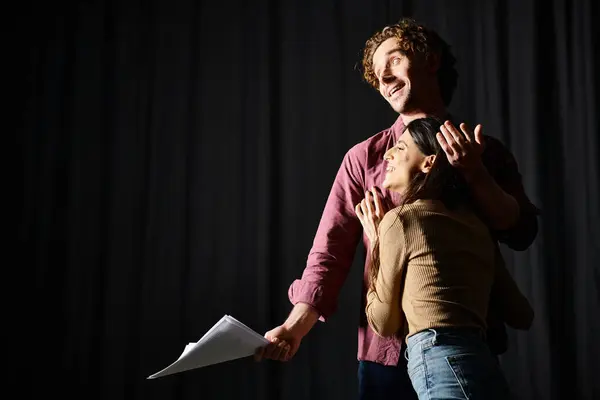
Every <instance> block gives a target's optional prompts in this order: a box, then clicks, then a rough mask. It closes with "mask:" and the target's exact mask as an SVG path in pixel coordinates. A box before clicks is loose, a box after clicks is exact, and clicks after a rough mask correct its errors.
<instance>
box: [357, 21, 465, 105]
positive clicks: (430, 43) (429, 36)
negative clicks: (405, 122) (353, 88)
mask: <svg viewBox="0 0 600 400" xmlns="http://www.w3.org/2000/svg"><path fill="white" fill-rule="evenodd" d="M389 38H396V39H398V44H399V47H400V50H401V51H402V52H403V53H404V54H405V55H407V56H409V57H410V56H413V55H416V54H421V55H424V56H425V58H427V57H429V55H431V54H436V53H437V54H439V55H440V68H439V70H438V72H437V77H438V84H439V86H440V92H441V95H442V100H443V101H444V104H446V105H448V104H450V101H451V100H452V95H453V94H454V89H456V83H457V81H458V72H457V71H456V69H455V68H454V64H455V63H456V58H454V55H452V52H451V51H450V46H449V45H448V43H446V42H445V41H444V40H443V39H442V38H441V37H440V36H439V35H438V34H437V33H436V32H435V31H433V30H431V29H428V28H427V27H425V26H423V25H422V24H418V23H417V22H416V21H415V20H413V19H411V18H402V19H401V20H400V21H398V22H397V23H395V24H393V25H388V26H386V27H385V28H383V29H382V30H380V31H378V32H376V33H375V34H374V35H373V36H371V38H369V40H367V42H366V43H365V48H364V50H363V59H362V67H363V77H364V79H365V80H366V81H367V82H368V83H369V84H370V85H371V86H373V87H374V88H375V89H379V80H378V79H377V77H376V76H375V71H374V70H373V54H374V53H375V51H376V50H377V48H378V47H379V45H381V43H383V42H385V41H386V40H387V39H389Z"/></svg>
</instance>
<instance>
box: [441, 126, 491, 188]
mask: <svg viewBox="0 0 600 400" xmlns="http://www.w3.org/2000/svg"><path fill="white" fill-rule="evenodd" d="M460 130H461V131H462V132H459V131H458V129H456V127H455V126H454V125H453V124H452V122H450V121H446V122H445V123H444V125H441V126H440V131H441V132H438V133H437V135H436V137H437V140H438V143H439V144H440V146H441V147H442V149H443V150H444V152H445V153H446V156H447V157H448V162H449V163H450V164H451V165H452V166H454V167H456V168H459V169H460V170H461V171H462V173H463V175H464V177H465V179H467V181H472V180H473V179H475V177H477V176H478V175H480V174H481V173H482V171H483V169H485V166H484V165H483V162H482V161H481V154H482V153H483V149H484V142H483V133H481V124H479V125H477V126H476V127H475V132H472V131H471V129H470V128H469V127H468V126H467V124H465V123H464V122H463V123H462V124H460Z"/></svg>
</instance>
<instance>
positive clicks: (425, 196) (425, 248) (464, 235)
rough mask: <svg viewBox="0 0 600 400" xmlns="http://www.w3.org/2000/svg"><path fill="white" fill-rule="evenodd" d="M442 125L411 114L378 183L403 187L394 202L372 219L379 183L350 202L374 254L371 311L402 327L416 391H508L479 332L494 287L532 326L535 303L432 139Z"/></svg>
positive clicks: (381, 327) (387, 326) (384, 325)
mask: <svg viewBox="0 0 600 400" xmlns="http://www.w3.org/2000/svg"><path fill="white" fill-rule="evenodd" d="M440 125H441V122H440V121H438V120H437V119H435V118H423V119H417V120H414V121H412V122H411V123H409V124H408V125H407V127H406V129H405V131H404V132H403V134H402V136H401V137H400V138H399V140H398V143H397V145H396V146H395V147H394V148H391V149H390V150H388V151H387V152H386V154H385V160H386V161H387V168H386V176H385V180H384V182H383V185H382V186H383V187H385V188H386V189H388V190H391V191H394V192H397V193H400V194H401V196H402V199H403V200H402V204H401V205H400V206H399V207H397V208H394V209H392V210H390V211H389V212H387V213H386V214H385V216H384V217H383V219H381V222H380V223H378V220H377V217H376V215H381V212H382V205H381V202H380V200H379V197H378V196H377V193H376V192H375V191H371V192H368V193H367V196H366V198H365V200H363V201H362V202H361V203H359V204H358V205H357V206H356V214H357V216H358V217H359V219H360V221H361V223H362V225H363V228H364V230H365V233H366V234H367V236H368V238H369V241H370V244H371V251H372V252H373V254H372V259H373V261H372V263H371V265H370V269H369V286H370V287H369V290H368V293H367V305H366V314H367V319H368V322H369V325H370V326H371V328H372V329H373V330H374V331H375V332H376V333H377V334H378V335H380V336H393V335H400V336H403V335H406V339H405V340H406V343H407V349H406V352H405V355H406V356H407V357H408V373H409V376H410V379H411V382H412V384H413V387H414V389H415V391H416V392H417V395H418V396H419V399H486V400H489V399H505V398H507V397H509V394H508V388H507V385H506V382H505V379H504V377H503V375H502V372H501V370H500V368H499V365H498V363H497V361H496V359H495V357H494V356H493V355H492V354H491V352H490V351H489V349H488V347H487V345H486V343H485V337H484V334H485V330H486V322H485V321H486V314H487V308H488V304H489V299H490V295H491V296H492V298H493V299H496V300H498V299H499V301H496V303H498V304H499V305H500V307H501V309H500V310H498V311H500V313H501V315H502V317H503V318H504V319H505V321H506V323H507V324H508V325H509V326H511V327H513V328H516V329H528V328H529V327H530V325H531V322H532V319H533V311H532V309H531V306H530V305H529V303H528V301H527V299H525V297H524V296H523V295H522V294H521V293H520V291H519V289H518V288H517V286H516V284H515V282H514V281H513V280H512V278H511V277H510V275H509V273H508V271H507V270H506V268H505V267H504V265H503V263H502V262H503V261H502V257H501V256H500V253H499V249H498V247H497V245H496V243H495V242H494V240H493V239H492V237H491V235H490V232H489V230H488V228H487V227H486V225H485V224H484V223H483V222H482V221H481V220H480V219H479V218H478V217H477V215H476V214H475V213H474V212H473V211H472V205H471V200H470V195H469V187H468V185H467V183H466V182H465V180H464V179H463V177H462V175H461V173H460V171H459V170H457V169H456V168H454V167H452V166H451V165H450V164H449V163H448V160H447V158H446V156H445V154H444V152H443V151H442V149H441V147H440V145H439V143H438V141H437V139H436V133H437V131H438V129H439V127H440ZM467 140H468V135H467ZM492 284H494V285H493V287H494V293H492ZM405 320H406V323H404V321H405Z"/></svg>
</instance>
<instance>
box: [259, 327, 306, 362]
mask: <svg viewBox="0 0 600 400" xmlns="http://www.w3.org/2000/svg"><path fill="white" fill-rule="evenodd" d="M265 338H266V339H267V340H268V341H270V342H271V343H269V344H268V345H266V346H264V347H261V348H259V349H257V350H256V353H254V359H255V360H256V361H261V360H262V359H263V358H266V359H270V360H276V361H288V360H290V359H291V358H292V357H294V355H295V354H296V352H297V351H298V348H299V347H300V342H301V341H302V337H300V336H299V335H294V333H293V332H292V331H291V330H289V329H287V328H286V327H285V326H284V325H279V326H278V327H276V328H274V329H271V330H270V331H269V332H267V333H265Z"/></svg>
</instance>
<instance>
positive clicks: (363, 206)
mask: <svg viewBox="0 0 600 400" xmlns="http://www.w3.org/2000/svg"><path fill="white" fill-rule="evenodd" d="M354 211H355V212H356V216H357V217H358V219H359V220H360V223H361V224H362V226H363V230H364V231H365V234H366V235H367V237H368V238H369V244H370V245H371V246H373V245H374V244H375V243H376V242H377V240H378V239H379V231H378V228H379V223H380V222H381V220H382V219H383V216H384V215H385V213H386V212H387V209H386V208H385V207H384V205H383V203H382V202H381V199H380V197H379V195H378V194H377V190H376V189H375V188H372V189H371V190H368V191H367V192H366V193H365V198H364V199H363V200H362V201H361V202H360V203H358V204H357V205H356V207H354Z"/></svg>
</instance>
